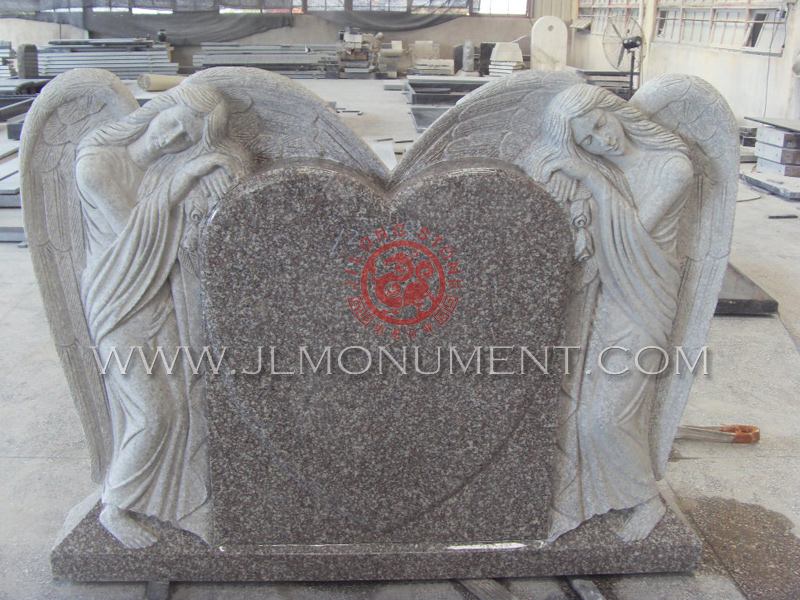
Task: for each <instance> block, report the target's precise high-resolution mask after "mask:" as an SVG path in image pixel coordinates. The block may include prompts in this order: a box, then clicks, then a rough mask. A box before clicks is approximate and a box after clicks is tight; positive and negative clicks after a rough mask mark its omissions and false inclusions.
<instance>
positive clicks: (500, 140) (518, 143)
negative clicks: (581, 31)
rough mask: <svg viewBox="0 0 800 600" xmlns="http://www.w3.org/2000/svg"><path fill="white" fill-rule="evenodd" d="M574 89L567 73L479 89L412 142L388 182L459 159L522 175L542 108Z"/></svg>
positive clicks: (531, 75)
mask: <svg viewBox="0 0 800 600" xmlns="http://www.w3.org/2000/svg"><path fill="white" fill-rule="evenodd" d="M577 83H581V79H580V78H578V77H577V76H576V75H571V74H569V73H563V72H553V71H548V72H545V71H526V72H524V73H520V74H518V75H514V76H511V77H504V78H501V79H499V80H498V81H496V82H492V83H488V84H486V85H484V86H481V87H480V88H478V89H477V90H475V91H474V92H472V93H471V94H469V95H467V96H465V97H464V98H463V99H462V100H460V101H459V103H458V104H456V105H455V106H454V107H453V108H451V109H450V110H449V111H447V112H446V113H445V114H443V115H442V116H441V117H440V118H439V119H438V120H437V121H436V122H435V123H434V124H433V125H432V126H431V127H430V128H429V129H428V130H427V131H426V132H425V133H424V134H423V135H422V136H421V137H420V139H419V140H417V142H416V143H415V144H414V145H413V146H412V148H411V150H409V152H408V153H407V154H406V155H405V156H404V157H403V160H402V161H401V162H400V164H399V165H398V166H397V167H396V168H395V170H394V171H393V172H392V182H393V183H399V182H400V181H402V180H403V179H404V178H406V177H409V176H411V175H414V174H415V173H418V172H419V171H422V170H423V169H426V168H428V167H430V166H431V165H433V164H436V163H438V162H442V161H445V160H455V159H459V158H473V157H476V158H499V159H502V160H507V161H509V162H512V163H515V164H517V165H519V166H520V167H522V168H523V169H525V168H526V166H527V165H526V164H525V163H526V159H527V158H528V156H529V155H530V152H531V147H532V146H533V145H534V144H535V143H536V142H537V140H538V139H539V135H540V124H541V114H542V112H543V111H544V109H545V107H546V106H547V105H548V103H549V102H550V101H551V100H552V99H553V97H554V96H555V95H556V94H558V93H559V92H561V91H563V90H564V89H566V88H568V87H570V86H572V85H575V84H577ZM529 174H531V173H529Z"/></svg>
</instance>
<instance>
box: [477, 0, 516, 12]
mask: <svg viewBox="0 0 800 600" xmlns="http://www.w3.org/2000/svg"><path fill="white" fill-rule="evenodd" d="M475 13H477V14H479V15H527V14H528V0H481V1H480V6H479V7H477V10H475Z"/></svg>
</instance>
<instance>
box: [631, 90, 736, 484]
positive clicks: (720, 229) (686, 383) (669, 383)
mask: <svg viewBox="0 0 800 600" xmlns="http://www.w3.org/2000/svg"><path fill="white" fill-rule="evenodd" d="M631 104H633V105H634V106H636V107H637V108H638V109H639V110H641V111H642V112H644V113H645V114H646V115H647V116H648V117H649V118H650V119H652V120H653V121H655V122H656V123H659V124H660V125H662V126H664V127H666V128H667V129H669V130H670V131H672V132H674V133H676V134H677V135H679V136H680V137H681V138H682V139H683V140H684V141H685V142H686V143H687V144H688V146H689V150H690V153H691V159H692V165H693V168H694V172H695V182H694V183H695V185H694V186H693V192H694V193H693V195H692V197H690V198H689V199H688V200H687V203H686V206H685V208H684V211H683V214H682V216H681V227H680V231H682V232H683V237H682V238H681V239H679V240H678V254H679V256H680V257H681V258H682V260H683V265H682V279H681V288H680V292H679V296H678V313H677V316H676V318H675V321H674V324H673V328H672V334H671V338H670V346H671V347H670V348H669V351H670V356H671V359H672V358H675V354H674V352H675V347H676V346H680V347H682V348H683V351H684V352H685V354H686V356H687V357H688V358H689V360H690V361H694V360H695V358H696V357H697V356H698V354H699V353H700V351H701V349H702V348H703V344H704V343H705V340H706V336H707V334H708V328H709V326H710V325H711V319H712V317H713V315H714V308H715V306H716V304H717V296H718V295H719V290H720V287H721V286H722V278H723V276H724V275H725V269H726V267H727V264H728V254H729V248H730V241H731V235H732V232H733V215H734V209H735V206H736V191H737V175H738V170H739V152H738V150H739V148H738V130H737V126H736V120H735V118H734V116H733V114H732V113H731V110H730V108H729V107H728V105H727V103H726V102H725V100H724V99H723V98H722V96H721V95H720V94H719V92H717V91H716V90H715V89H714V88H713V87H712V86H711V85H710V84H708V83H707V82H705V81H703V80H702V79H699V78H696V77H692V76H690V75H665V76H662V77H658V78H656V79H653V80H651V81H649V82H648V83H647V84H646V85H644V86H643V87H642V88H641V89H640V90H639V91H638V92H637V93H636V94H635V95H634V97H633V98H632V99H631ZM677 366H678V364H674V365H672V367H671V368H670V369H669V370H668V371H667V372H666V373H669V375H668V376H666V377H663V378H662V379H660V380H659V382H658V389H657V399H656V404H655V406H654V408H653V420H652V429H651V436H650V444H651V455H652V457H653V467H654V470H655V473H656V477H657V478H661V477H663V476H664V471H665V469H666V464H667V459H668V458H669V453H670V450H671V448H672V443H673V440H674V438H675V434H676V432H677V429H678V425H679V423H680V418H681V415H682V414H683V410H684V408H685V406H686V401H687V400H688V397H689V391H690V389H691V386H692V381H693V379H694V375H693V373H692V372H686V371H687V370H688V367H687V366H686V364H685V363H683V362H681V363H680V367H681V368H682V370H683V373H681V374H680V375H676V374H675V370H674V369H675V368H676V367H677ZM698 366H699V367H702V362H701V364H700V365H698Z"/></svg>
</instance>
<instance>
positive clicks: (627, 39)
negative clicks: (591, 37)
mask: <svg viewBox="0 0 800 600" xmlns="http://www.w3.org/2000/svg"><path fill="white" fill-rule="evenodd" d="M603 50H604V51H605V53H606V58H607V59H608V62H609V63H611V66H612V67H614V68H615V69H616V70H617V71H620V72H622V73H629V74H630V93H631V94H633V90H634V87H633V78H634V76H639V75H640V73H641V68H642V60H643V59H644V51H645V39H644V32H643V31H642V27H641V25H639V23H638V22H637V21H636V20H635V19H631V18H630V17H621V16H612V17H609V18H608V21H607V22H606V28H605V29H604V30H603Z"/></svg>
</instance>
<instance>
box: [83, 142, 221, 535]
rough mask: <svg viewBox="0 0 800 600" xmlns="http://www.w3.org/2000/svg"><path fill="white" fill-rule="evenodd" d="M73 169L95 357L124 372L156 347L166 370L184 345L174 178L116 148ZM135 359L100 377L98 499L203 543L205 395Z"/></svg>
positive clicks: (98, 149) (88, 151) (99, 151)
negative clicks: (106, 186)
mask: <svg viewBox="0 0 800 600" xmlns="http://www.w3.org/2000/svg"><path fill="white" fill-rule="evenodd" d="M81 163H83V164H81ZM78 169H79V178H78V183H79V190H80V192H81V193H80V195H81V204H82V209H83V213H84V221H85V232H86V237H87V265H86V268H85V270H84V272H83V277H82V280H83V281H82V295H83V305H84V310H85V314H86V319H87V323H88V326H89V331H90V332H91V334H92V337H93V339H94V342H95V344H96V345H97V347H98V352H99V354H100V356H101V358H102V359H103V360H105V359H106V358H107V357H109V356H110V353H111V351H112V349H113V348H115V347H116V349H117V351H118V352H119V356H120V358H121V360H122V361H123V364H124V361H125V360H126V358H127V357H128V353H129V352H130V351H131V350H132V349H133V348H134V347H142V348H143V351H144V355H145V357H147V359H148V361H150V360H152V359H153V357H154V356H155V352H156V348H157V347H162V348H163V351H164V354H165V356H166V357H167V360H168V361H171V360H172V358H173V356H174V354H175V352H176V350H177V348H178V347H179V346H186V345H188V344H187V333H186V330H187V328H188V325H187V324H186V323H185V322H184V321H185V320H186V317H185V315H186V310H185V309H183V308H184V307H182V306H181V303H183V302H185V301H186V298H185V297H183V295H182V293H181V290H180V288H181V287H182V283H181V277H182V274H181V267H180V264H178V263H177V256H178V251H179V247H180V243H181V235H182V230H183V214H182V210H183V207H182V205H180V204H179V205H178V206H175V207H170V206H169V199H168V188H169V182H170V179H171V177H170V176H169V175H168V174H163V175H164V176H162V177H157V176H154V175H152V174H148V173H145V172H143V171H142V170H141V169H140V168H139V167H138V166H137V165H136V164H135V163H134V161H133V160H132V159H131V157H130V156H129V155H128V152H127V149H126V148H125V147H122V146H90V147H86V148H84V149H83V150H82V151H81V152H80V153H79V156H78ZM82 172H83V173H88V176H85V177H81V176H80V173H82ZM93 176H100V177H109V176H113V177H114V181H115V182H116V183H117V185H118V186H119V189H121V190H123V191H124V192H125V193H126V196H127V199H128V200H129V201H130V213H129V216H128V219H127V221H126V222H125V224H124V226H123V228H122V229H121V231H115V227H114V224H113V223H112V221H111V219H110V218H109V217H108V212H107V211H109V210H111V209H112V207H110V206H108V205H107V204H106V203H107V202H108V199H104V198H103V197H102V194H98V193H97V192H96V190H93V189H92V187H93V186H92V185H91V181H92V179H91V178H92V177H93ZM148 179H150V180H151V181H148ZM113 208H115V209H118V207H113ZM190 301H191V300H190ZM176 302H177V303H178V308H179V310H178V311H177V312H176ZM181 309H183V310H181ZM139 359H140V356H139V354H138V352H137V351H134V352H133V354H132V355H131V360H130V363H129V365H128V369H127V374H122V373H121V372H120V370H119V369H117V368H116V364H115V362H114V361H113V360H112V361H110V362H109V367H108V369H107V372H106V374H105V376H104V381H105V385H106V390H107V393H108V400H109V416H110V420H111V426H112V432H113V450H112V452H113V454H112V457H111V461H110V463H109V468H108V471H107V473H106V476H105V481H104V486H103V493H102V500H103V502H104V503H105V504H111V505H115V506H118V507H119V508H121V509H123V510H130V511H133V512H136V513H140V514H143V515H149V516H154V517H157V518H158V519H161V520H162V521H166V522H169V523H172V524H173V525H175V526H176V527H179V528H181V529H186V530H188V531H192V532H194V533H196V534H198V535H199V536H200V537H202V538H203V539H206V540H208V535H209V532H208V530H207V529H208V522H209V520H208V514H207V511H208V506H207V504H208V503H207V499H208V486H207V481H206V479H207V466H206V464H205V461H206V454H205V447H206V446H205V441H206V437H207V434H206V430H205V429H206V427H205V420H204V414H203V411H202V398H198V397H197V396H198V393H200V394H202V389H198V388H202V386H196V385H195V386H192V385H191V383H192V379H191V376H190V375H188V374H187V369H186V365H185V363H184V362H183V359H182V357H179V358H178V360H177V361H176V362H175V368H174V370H173V372H172V374H168V373H167V372H166V369H165V368H164V365H162V364H157V365H156V368H155V369H154V370H153V373H152V374H148V373H147V372H146V371H145V368H144V365H143V362H142V360H139ZM190 390H192V392H191V393H190Z"/></svg>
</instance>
